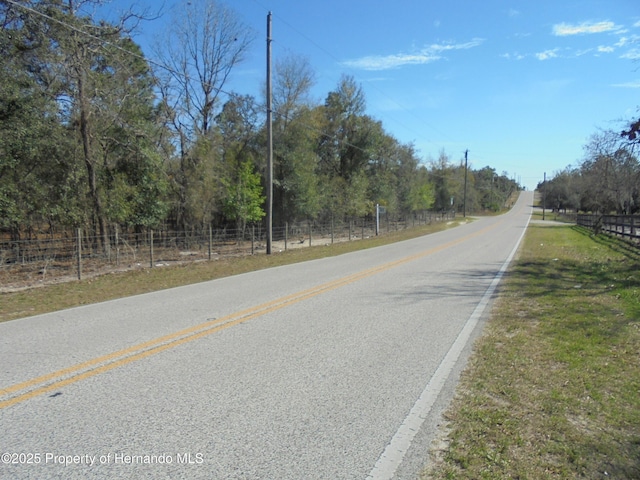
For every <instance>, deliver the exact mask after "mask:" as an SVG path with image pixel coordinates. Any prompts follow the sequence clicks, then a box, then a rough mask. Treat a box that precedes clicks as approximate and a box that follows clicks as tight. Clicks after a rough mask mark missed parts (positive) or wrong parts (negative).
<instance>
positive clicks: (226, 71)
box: [156, 0, 253, 228]
mask: <svg viewBox="0 0 640 480" xmlns="http://www.w3.org/2000/svg"><path fill="white" fill-rule="evenodd" d="M174 8H175V10H174V12H173V13H174V15H173V18H172V22H171V28H170V29H169V31H168V32H163V34H162V38H160V39H159V42H158V45H159V46H158V47H156V56H157V57H158V64H159V65H161V67H160V68H159V69H158V71H157V74H158V76H160V77H162V83H161V86H160V92H161V95H162V105H163V106H164V111H165V115H166V118H167V124H168V126H169V127H170V128H171V129H172V131H173V132H174V135H175V140H174V143H175V144H176V145H177V148H178V159H177V162H178V165H177V167H176V168H174V175H172V178H173V180H174V189H175V190H174V191H175V193H176V195H177V197H178V201H177V204H176V205H175V206H174V215H175V217H176V221H177V223H178V224H179V225H180V226H181V227H182V228H188V227H189V225H193V224H194V223H198V222H199V221H202V218H199V219H198V218H195V217H196V216H198V215H196V214H195V212H193V211H192V210H191V209H190V205H192V202H191V199H193V198H194V196H195V195H196V194H197V192H198V190H199V186H200V185H202V184H203V183H205V184H208V183H211V182H212V179H211V178H206V177H211V175H212V172H211V168H209V167H206V166H205V168H203V165H202V161H203V155H204V157H206V158H208V159H209V160H211V155H210V153H211V152H207V151H206V148H205V146H206V145H207V144H209V140H208V139H207V137H208V136H209V134H210V133H211V128H212V126H213V124H214V118H215V116H216V115H217V113H218V109H219V107H220V105H219V103H220V99H221V97H222V96H224V95H225V94H224V91H223V89H224V87H225V84H226V83H227V80H228V79H229V76H230V75H231V72H232V70H233V69H234V67H236V66H237V65H238V64H239V63H240V62H241V61H242V60H243V59H244V57H245V55H246V53H247V51H248V48H249V46H250V44H251V41H252V39H253V33H252V31H251V30H250V29H249V28H248V27H247V26H245V25H244V24H243V23H242V22H241V21H240V20H239V19H238V17H237V15H236V14H235V12H234V11H233V10H231V9H230V8H228V7H226V6H225V5H224V4H223V3H221V2H217V1H213V0H183V1H182V2H181V3H179V4H177V5H176V6H175V7H174ZM196 145H197V148H196Z"/></svg>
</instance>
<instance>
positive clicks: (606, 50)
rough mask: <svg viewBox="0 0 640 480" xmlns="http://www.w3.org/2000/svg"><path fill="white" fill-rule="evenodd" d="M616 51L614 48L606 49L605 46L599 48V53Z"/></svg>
mask: <svg viewBox="0 0 640 480" xmlns="http://www.w3.org/2000/svg"><path fill="white" fill-rule="evenodd" d="M614 50H615V48H613V47H605V46H602V45H601V46H599V47H598V52H599V53H611V52H613V51H614Z"/></svg>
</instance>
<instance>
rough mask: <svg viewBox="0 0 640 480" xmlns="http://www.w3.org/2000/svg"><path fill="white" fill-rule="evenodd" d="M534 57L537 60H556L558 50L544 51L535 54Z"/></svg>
mask: <svg viewBox="0 0 640 480" xmlns="http://www.w3.org/2000/svg"><path fill="white" fill-rule="evenodd" d="M535 56H536V58H537V59H538V60H549V59H550V58H556V57H557V56H558V49H557V48H554V49H553V50H545V51H544V52H540V53H536V54H535Z"/></svg>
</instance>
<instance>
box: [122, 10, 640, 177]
mask: <svg viewBox="0 0 640 480" xmlns="http://www.w3.org/2000/svg"><path fill="white" fill-rule="evenodd" d="M133 3H134V4H138V6H141V5H144V4H145V2H143V1H138V2H133ZM176 3H177V2H174V1H173V0H166V1H165V4H164V7H163V12H164V16H163V18H161V19H160V20H157V21H154V22H149V23H147V24H145V25H143V26H142V27H141V29H140V35H139V36H138V37H137V38H136V40H138V41H139V42H140V43H141V44H142V45H143V48H145V45H146V44H147V39H148V38H149V37H150V36H152V35H154V34H157V32H158V31H161V30H162V24H163V22H164V21H166V20H167V19H168V17H169V15H170V12H171V9H172V8H175V4H176ZM226 3H227V5H228V6H230V7H231V8H233V9H234V10H235V11H236V12H237V14H238V16H239V17H240V19H241V20H242V21H243V22H244V23H246V24H247V25H248V26H249V27H250V28H252V29H253V30H254V31H255V34H256V40H255V42H254V45H253V47H252V50H251V52H250V54H249V56H248V58H247V59H246V61H245V62H244V63H243V64H241V65H239V66H238V68H237V69H236V71H235V72H234V73H233V75H232V78H231V79H230V83H229V84H228V85H227V86H226V88H225V90H229V91H230V90H233V91H236V92H238V93H243V94H252V95H255V96H257V97H259V96H260V95H261V93H260V92H261V88H262V85H263V83H264V76H265V51H266V40H265V37H266V17H267V13H268V12H269V11H271V12H272V14H273V22H272V37H273V43H272V54H273V59H274V61H276V60H277V59H278V58H282V57H285V56H288V55H290V54H295V55H302V56H305V57H307V59H308V60H309V63H310V64H311V66H312V67H313V69H314V71H315V74H316V85H315V87H314V90H313V95H314V98H315V99H316V100H317V101H318V102H323V101H324V98H325V97H326V95H327V93H328V92H329V91H331V90H333V89H335V88H336V86H337V84H338V82H339V80H340V77H341V75H343V74H347V75H351V76H353V77H354V78H355V79H356V81H357V82H358V83H359V84H361V85H362V87H363V89H364V91H365V94H366V98H367V113H368V114H369V115H371V116H372V117H374V118H376V119H377V120H380V121H381V122H382V123H383V126H384V128H385V129H386V130H387V131H388V132H389V133H390V134H392V135H393V136H394V137H396V138H397V139H398V140H400V141H401V142H404V143H410V142H411V143H413V144H414V145H415V147H416V149H417V150H418V152H419V155H420V156H421V157H422V158H423V159H424V160H425V161H426V162H428V161H429V159H435V158H437V157H438V155H439V153H440V151H441V150H444V151H445V152H446V153H447V154H448V155H449V156H450V157H451V158H452V159H453V160H454V161H456V162H457V161H459V160H461V159H462V158H464V151H465V150H467V149H468V150H469V162H470V164H471V165H472V167H473V168H482V167H484V166H486V165H489V166H491V167H493V168H495V169H496V170H497V171H498V172H499V173H502V172H507V173H508V176H509V177H510V178H515V179H516V180H517V181H519V182H520V183H521V184H522V185H524V186H525V187H527V188H529V189H532V188H534V187H535V186H536V184H537V183H538V182H539V181H540V180H542V178H543V175H544V172H546V173H547V176H548V177H550V176H552V175H553V173H554V172H557V171H559V170H561V169H563V168H565V167H567V166H568V165H577V164H578V163H579V162H580V160H581V159H582V158H583V146H584V145H585V143H586V142H587V140H588V137H589V136H590V135H592V134H593V133H596V132H597V131H598V129H600V128H603V129H610V128H613V129H616V130H619V129H621V127H622V126H623V123H622V122H623V121H625V120H630V119H631V118H633V117H634V116H638V115H640V112H639V110H638V107H639V106H640V2H638V0H511V1H508V0H482V1H479V0H478V1H476V0H473V1H471V0H467V1H460V0H446V1H445V0H432V1H427V0H394V1H389V0H229V1H228V2H226ZM146 4H147V5H150V6H151V7H152V8H155V9H156V10H157V8H158V3H156V2H153V1H152V0H146Z"/></svg>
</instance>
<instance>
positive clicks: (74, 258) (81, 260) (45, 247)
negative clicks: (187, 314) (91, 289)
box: [0, 212, 455, 292]
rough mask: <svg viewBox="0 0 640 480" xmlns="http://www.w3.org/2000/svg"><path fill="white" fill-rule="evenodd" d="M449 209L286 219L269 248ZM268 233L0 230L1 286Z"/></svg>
mask: <svg viewBox="0 0 640 480" xmlns="http://www.w3.org/2000/svg"><path fill="white" fill-rule="evenodd" d="M454 217H455V213H454V212H445V213H435V212H433V213H431V212H425V213H423V214H421V215H416V216H414V217H412V218H410V219H395V220H394V219H392V218H390V217H389V216H387V215H383V216H382V217H381V218H380V220H379V221H378V222H376V220H375V218H374V219H358V220H354V221H349V222H338V221H333V222H330V223H324V224H322V223H316V222H301V223H295V224H286V225H284V226H281V227H274V228H273V229H272V245H271V247H272V253H280V252H284V251H286V250H289V249H293V248H303V247H309V246H317V245H330V244H332V243H335V242H344V241H356V240H360V239H363V238H370V237H373V236H376V235H378V234H380V235H383V234H386V233H389V232H393V231H399V230H404V229H407V228H412V227H416V226H419V225H424V224H429V223H435V222H442V221H447V220H452V219H453V218H454ZM266 233H267V232H266V230H265V229H264V227H263V226H262V225H255V226H248V227H247V228H245V229H243V230H242V231H239V230H236V229H213V228H205V229H201V230H198V231H196V230H193V231H189V232H184V231H182V232H176V231H169V230H164V229H157V230H151V229H149V230H144V231H135V232H122V231H118V229H117V228H115V227H114V229H113V231H112V232H111V233H109V234H108V235H106V236H105V237H101V236H95V235H90V234H88V233H87V232H86V231H83V230H82V229H76V230H64V231H59V232H52V231H45V232H37V233H36V232H31V233H30V236H29V238H26V239H20V240H15V239H10V238H4V237H2V236H0V291H4V292H7V291H14V290H18V289H21V288H25V287H33V286H37V285H44V284H50V283H59V282H64V281H70V280H73V279H82V278H87V277H92V276H96V275H102V274H106V273H111V272H117V271H124V270H131V269H138V268H160V267H166V266H170V265H176V264H182V263H188V262H199V261H212V260H219V259H222V258H227V257H238V256H244V255H256V254H264V253H265V252H266V243H267V240H266Z"/></svg>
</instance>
